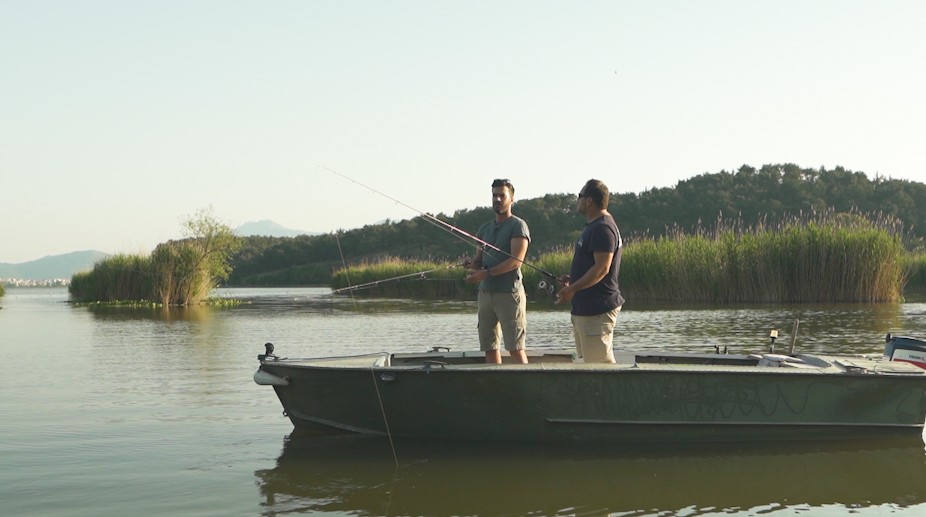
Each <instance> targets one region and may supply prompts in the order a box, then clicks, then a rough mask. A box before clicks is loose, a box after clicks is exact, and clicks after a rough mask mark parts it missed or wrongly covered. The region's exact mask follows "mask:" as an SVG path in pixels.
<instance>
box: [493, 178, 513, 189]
mask: <svg viewBox="0 0 926 517" xmlns="http://www.w3.org/2000/svg"><path fill="white" fill-rule="evenodd" d="M492 186H493V187H509V188H510V187H511V181H509V180H495V181H493V182H492Z"/></svg>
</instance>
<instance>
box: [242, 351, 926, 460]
mask: <svg viewBox="0 0 926 517" xmlns="http://www.w3.org/2000/svg"><path fill="white" fill-rule="evenodd" d="M477 356H478V354H469V355H467V354H436V353H435V354H417V355H416V354H403V355H402V356H399V355H398V354H397V355H393V356H390V355H388V354H382V355H378V356H362V357H354V358H340V359H338V358H331V359H323V360H275V359H274V358H269V359H265V360H263V361H262V363H261V367H260V370H259V373H260V372H263V375H265V376H266V378H268V379H276V381H275V382H260V383H261V384H275V385H274V389H275V390H276V393H277V395H278V397H279V398H280V401H281V402H282V404H283V407H284V409H285V412H286V414H287V416H289V418H290V419H291V420H292V422H293V424H294V426H295V428H296V431H297V432H300V433H312V434H326V433H345V432H354V433H363V434H379V435H391V436H394V437H407V438H428V439H447V440H483V441H484V440H489V441H517V442H535V443H575V442H582V443H587V442H602V443H640V442H683V441H731V440H735V441H754V440H791V439H820V438H824V439H831V438H853V437H869V436H872V435H883V434H910V433H922V431H923V423H924V419H926V372H924V371H923V370H919V369H917V368H915V367H912V366H910V365H904V364H901V363H888V362H881V361H873V360H870V359H863V358H851V360H845V361H844V360H841V359H839V358H811V357H808V356H800V357H802V359H803V360H801V361H800V362H802V363H803V365H802V366H801V367H785V366H778V367H775V366H754V365H752V363H753V359H752V358H750V357H747V356H711V355H683V354H675V355H668V356H654V355H631V356H629V357H633V360H632V361H629V360H628V361H626V362H619V363H618V364H616V365H585V364H574V363H572V362H571V361H570V360H568V359H566V360H564V357H566V356H565V354H562V355H556V354H547V356H544V357H547V359H548V361H545V360H544V357H539V358H538V357H532V358H531V361H532V362H531V364H529V365H507V364H506V365H501V366H497V365H485V364H479V362H478V361H477V360H476V359H475V357H477ZM623 356H624V357H625V358H627V357H628V355H627V354H623ZM666 357H667V358H668V359H666ZM705 363H706V364H705Z"/></svg>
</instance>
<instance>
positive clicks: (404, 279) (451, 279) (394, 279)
mask: <svg viewBox="0 0 926 517" xmlns="http://www.w3.org/2000/svg"><path fill="white" fill-rule="evenodd" d="M464 277H465V270H464V269H463V268H462V266H460V265H459V264H452V263H448V262H433V261H425V260H403V259H399V258H394V257H388V258H383V259H381V260H378V261H376V262H369V263H368V262H364V263H361V264H357V265H350V266H348V267H347V268H341V269H338V270H336V271H335V272H334V273H332V275H331V288H332V289H349V290H350V291H352V292H353V293H354V294H360V295H375V296H387V297H395V298H409V297H427V298H448V299H459V298H464V297H467V296H474V295H475V293H476V290H475V287H474V286H471V285H470V284H467V283H466V282H465V281H463V278H464ZM345 292H347V291H345Z"/></svg>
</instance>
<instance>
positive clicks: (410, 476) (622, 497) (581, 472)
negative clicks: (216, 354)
mask: <svg viewBox="0 0 926 517" xmlns="http://www.w3.org/2000/svg"><path fill="white" fill-rule="evenodd" d="M392 450H393V449H392V448H391V446H390V443H389V441H388V440H387V439H384V438H370V437H362V436H346V437H335V438H322V439H319V438H317V437H315V438H304V437H290V438H288V439H287V440H286V441H285V443H284V445H283V452H282V454H281V455H280V457H279V458H278V460H277V464H276V467H274V468H272V469H267V470H258V471H257V472H255V475H256V476H257V483H258V486H259V488H260V492H261V495H262V497H263V499H264V500H263V501H262V503H261V507H262V508H263V512H264V514H265V515H277V514H285V513H293V512H329V513H330V514H350V515H390V516H392V515H418V516H443V515H447V516H450V515H528V514H530V515H611V514H612V513H618V514H620V515H644V514H645V515H649V514H676V513H684V514H685V515H703V514H708V513H711V514H713V513H738V512H748V511H749V510H753V511H759V512H760V513H765V512H767V511H773V510H781V509H785V508H787V509H793V510H795V511H806V510H810V509H813V508H818V507H835V508H837V509H840V508H841V509H859V508H871V507H883V509H891V508H895V509H896V508H901V507H913V506H918V505H923V506H924V510H926V455H924V448H923V439H922V437H914V438H892V439H890V440H879V441H872V442H864V443H859V442H857V441H854V442H848V443H818V442H814V443H796V444H795V443H789V444H787V445H786V446H785V445H778V444H776V445H774V446H771V448H766V449H762V448H760V447H759V446H748V448H746V446H742V447H741V446H739V445H712V446H710V447H705V446H699V447H686V448H684V449H682V448H672V449H671V450H666V449H665V447H662V448H661V449H658V450H657V449H642V450H641V449H639V448H626V449H623V450H621V449H620V448H617V447H608V448H601V447H597V446H594V447H589V448H585V449H580V448H575V447H570V448H550V447H546V448H522V447H515V448H511V447H508V448H502V447H499V446H496V445H492V446H473V445H458V444H447V443H421V442H415V443H413V444H412V443H402V442H399V443H396V444H395V453H396V457H397V458H398V463H396V461H395V460H394V457H393V452H392Z"/></svg>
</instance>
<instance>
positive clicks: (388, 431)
mask: <svg viewBox="0 0 926 517" xmlns="http://www.w3.org/2000/svg"><path fill="white" fill-rule="evenodd" d="M370 375H372V376H373V387H374V388H376V400H378V401H379V410H380V411H381V412H382V414H383V423H384V424H386V436H387V437H388V438H389V446H390V447H392V459H393V460H394V461H395V468H397V469H398V468H399V457H398V456H397V455H396V453H395V443H394V442H393V441H392V431H390V430H389V419H387V418H386V408H385V406H383V397H382V395H380V394H379V385H378V384H376V372H374V371H373V367H372V366H371V367H370Z"/></svg>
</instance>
